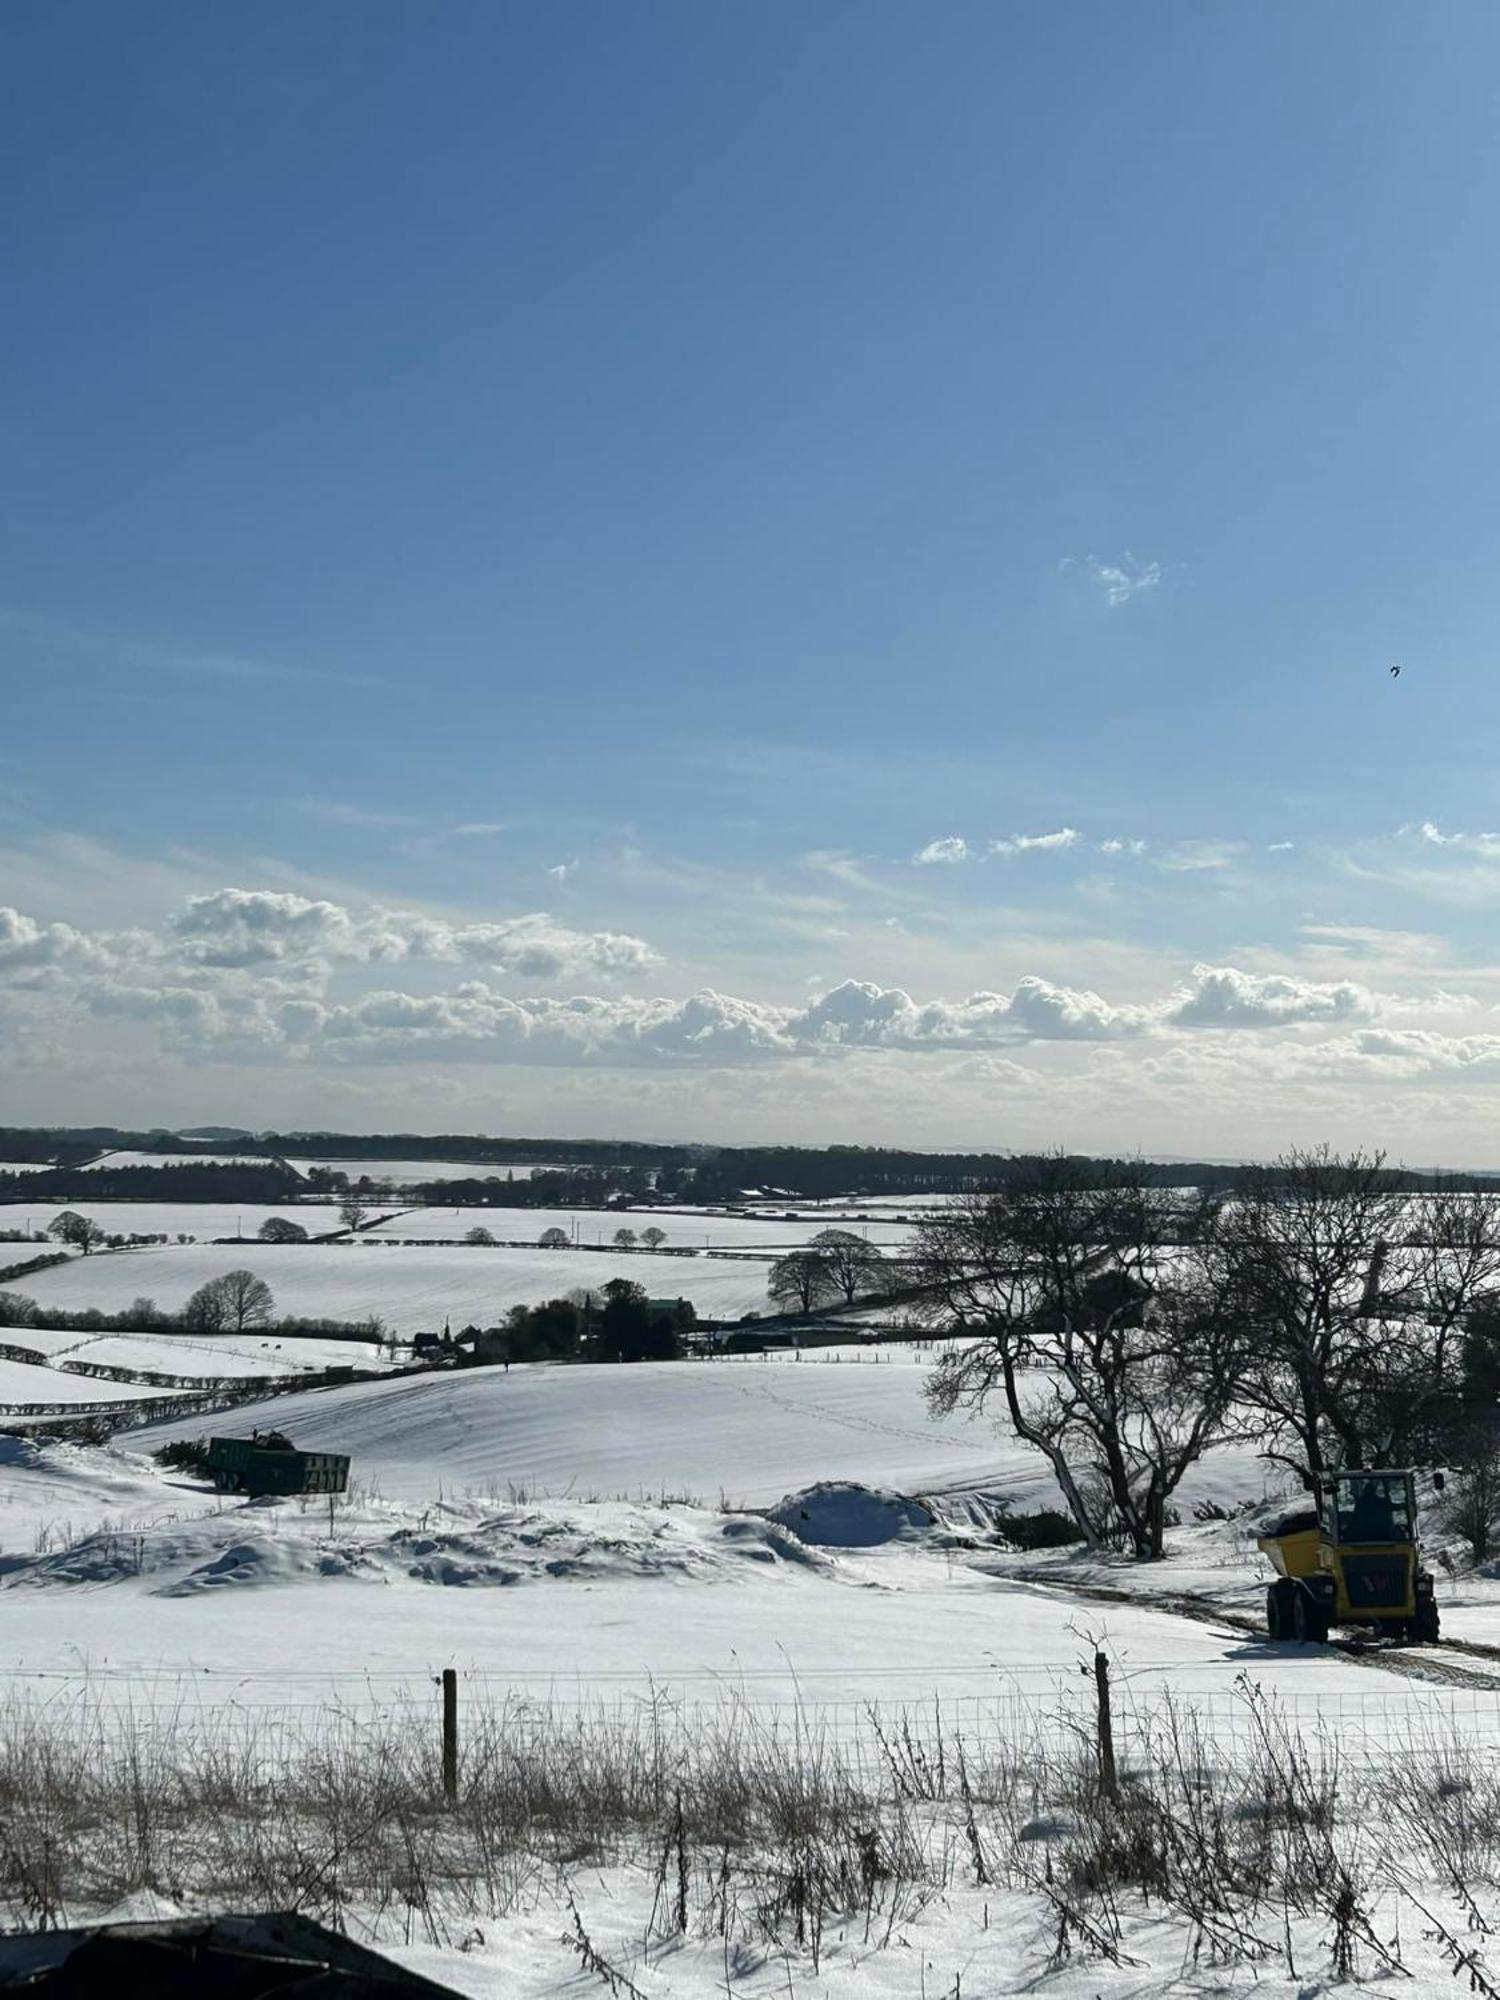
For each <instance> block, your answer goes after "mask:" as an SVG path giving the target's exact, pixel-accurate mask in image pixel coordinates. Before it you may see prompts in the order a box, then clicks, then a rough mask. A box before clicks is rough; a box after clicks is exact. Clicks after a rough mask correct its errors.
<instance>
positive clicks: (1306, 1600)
mask: <svg viewBox="0 0 1500 2000" xmlns="http://www.w3.org/2000/svg"><path fill="white" fill-rule="evenodd" d="M1292 1637H1293V1638H1294V1639H1295V1640H1296V1641H1297V1642H1298V1644H1299V1645H1303V1646H1322V1645H1325V1644H1326V1643H1327V1640H1328V1613H1327V1612H1326V1611H1325V1610H1324V1609H1323V1607H1322V1606H1321V1605H1320V1604H1316V1603H1314V1601H1313V1596H1312V1592H1311V1591H1308V1590H1299V1591H1298V1592H1297V1595H1296V1596H1295V1597H1294V1598H1293V1600H1292Z"/></svg>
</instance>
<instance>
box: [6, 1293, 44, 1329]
mask: <svg viewBox="0 0 1500 2000" xmlns="http://www.w3.org/2000/svg"><path fill="white" fill-rule="evenodd" d="M35 1321H36V1300H35V1299H29V1298H27V1296H26V1294H25V1293H24V1292H0V1326H31V1325H33V1324H34V1323H35Z"/></svg>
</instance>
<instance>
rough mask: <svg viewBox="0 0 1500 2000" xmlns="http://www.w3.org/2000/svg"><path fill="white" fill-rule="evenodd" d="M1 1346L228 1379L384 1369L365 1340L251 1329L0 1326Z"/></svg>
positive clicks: (379, 1354) (65, 1360)
mask: <svg viewBox="0 0 1500 2000" xmlns="http://www.w3.org/2000/svg"><path fill="white" fill-rule="evenodd" d="M0 1346H4V1347H16V1348H25V1349H27V1350H28V1351H29V1352H31V1353H34V1354H40V1355H44V1356H45V1357H46V1359H47V1361H48V1363H49V1364H50V1365H51V1367H52V1368H54V1369H67V1368H68V1367H70V1366H72V1365H73V1364H75V1363H77V1364H84V1365H90V1366H93V1365H97V1366H104V1367H110V1368H138V1369H141V1370H143V1371H148V1372H150V1373H153V1374H161V1375H190V1376H198V1377H202V1378H203V1379H204V1380H213V1381H225V1382H232V1381H234V1380H235V1379H236V1378H238V1377H240V1376H244V1375H300V1374H303V1373H306V1372H308V1371H316V1370H320V1369H324V1368H339V1367H346V1366H347V1367H352V1368H382V1369H383V1368H387V1367H389V1366H390V1365H391V1364H390V1359H389V1355H388V1353H387V1351H386V1350H385V1349H384V1348H381V1347H379V1346H378V1345H377V1344H376V1343H375V1342H374V1341H368V1340H318V1339H316V1338H313V1337H311V1336H307V1335H303V1336H298V1335H288V1336H286V1337H285V1338H283V1337H281V1336H279V1335H275V1334H268V1335H264V1336H262V1335H260V1334H256V1333H240V1334H217V1335H214V1336H213V1337H211V1338H210V1337H209V1336H207V1335H201V1334H188V1333H76V1332H72V1331H70V1330H68V1329H65V1328H62V1327H42V1326H18V1327H0Z"/></svg>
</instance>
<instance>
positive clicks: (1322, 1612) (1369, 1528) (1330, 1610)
mask: <svg viewBox="0 0 1500 2000" xmlns="http://www.w3.org/2000/svg"><path fill="white" fill-rule="evenodd" d="M1433 1483H1434V1484H1435V1485H1436V1486H1439V1487H1441V1485H1442V1483H1443V1475H1442V1474H1441V1473H1436V1474H1434V1480H1433ZM1416 1498H1417V1496H1416V1475H1415V1474H1414V1473H1412V1472H1409V1471H1402V1472H1396V1471H1392V1470H1390V1469H1389V1468H1383V1469H1381V1470H1379V1471H1372V1472H1334V1473H1329V1474H1327V1475H1326V1476H1325V1477H1324V1478H1323V1479H1321V1480H1319V1481H1318V1483H1317V1485H1316V1487H1315V1489H1314V1494H1313V1500H1312V1502H1311V1504H1308V1503H1304V1504H1302V1505H1300V1506H1297V1507H1293V1508H1288V1509H1287V1510H1286V1511H1285V1512H1284V1513H1283V1514H1282V1515H1281V1516H1280V1517H1279V1518H1278V1519H1277V1520H1274V1521H1272V1522H1268V1523H1267V1527H1266V1532H1265V1533H1264V1534H1261V1535H1259V1536H1257V1537H1256V1544H1255V1545H1256V1547H1257V1548H1258V1549H1259V1550H1260V1551H1261V1553H1262V1554H1263V1555H1266V1556H1269V1557H1270V1559H1271V1567H1272V1568H1273V1569H1274V1570H1275V1571H1276V1581H1275V1582H1274V1583H1273V1584H1272V1585H1271V1587H1270V1588H1269V1589H1268V1590H1267V1592H1266V1630H1267V1632H1268V1633H1269V1634H1270V1636H1271V1637H1272V1638H1273V1639H1299V1640H1303V1641H1305V1642H1310V1643H1312V1644H1315V1645H1321V1644H1322V1643H1323V1642H1324V1641H1325V1640H1326V1639H1327V1637H1328V1633H1329V1628H1330V1627H1331V1626H1334V1625H1362V1626H1366V1627H1369V1628H1371V1629H1373V1630H1374V1631H1376V1632H1378V1633H1380V1634H1383V1635H1384V1636H1385V1637H1387V1638H1391V1639H1395V1640H1397V1641H1398V1642H1399V1643H1401V1644H1404V1645H1412V1644H1418V1643H1421V1644H1432V1643H1433V1642H1435V1641H1436V1639H1437V1636H1438V1607H1437V1597H1436V1594H1435V1592H1434V1590H1433V1583H1432V1573H1431V1571H1430V1570H1428V1569H1426V1568H1424V1567H1423V1564H1422V1552H1421V1549H1420V1548H1419V1546H1418V1544H1417V1538H1416V1537H1417V1526H1416V1524H1417V1506H1416Z"/></svg>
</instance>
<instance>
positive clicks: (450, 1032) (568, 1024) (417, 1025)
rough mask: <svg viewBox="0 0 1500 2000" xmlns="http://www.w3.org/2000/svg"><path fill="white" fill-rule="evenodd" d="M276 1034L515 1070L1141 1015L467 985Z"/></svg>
mask: <svg viewBox="0 0 1500 2000" xmlns="http://www.w3.org/2000/svg"><path fill="white" fill-rule="evenodd" d="M284 1018H285V1020H286V1022H287V1025H288V1032H289V1034H291V1033H293V1032H294V1031H295V1036H296V1037H300V1038H302V1039H311V1040H314V1041H316V1042H318V1043H319V1044H321V1045H322V1046H323V1047H324V1048H326V1049H328V1050H329V1051H330V1052H332V1053H333V1054H335V1055H338V1056H341V1057H344V1058H348V1059H353V1058H356V1057H357V1058H361V1059H377V1060H378V1059H390V1058H392V1057H394V1056H398V1055H407V1056H411V1055H421V1056H423V1057H427V1058H434V1057H439V1056H447V1057H456V1058H469V1059H484V1060H491V1061H520V1062H573V1061H585V1062H587V1061H597V1062H601V1063H604V1062H612V1063H623V1064H627V1065H630V1064H636V1063H697V1064H702V1065H705V1066H708V1065H736V1064H741V1063H746V1062H753V1061H757V1060H763V1059H767V1058H776V1057H781V1058H787V1057H794V1056H816V1055H819V1054H824V1055H828V1054H835V1053H838V1052H841V1051H849V1050H855V1049H865V1050H871V1049H884V1050H893V1051H894V1050H906V1051H911V1052H919V1051H923V1050H934V1051H936V1050H955V1049H975V1050H977V1049H984V1048H987V1047H995V1046H1006V1045H1015V1044H1019V1043H1023V1042H1027V1041H1041V1040H1046V1041H1054V1040H1057V1041H1076V1040H1108V1039H1114V1038H1117V1037H1125V1036H1133V1035H1139V1034H1142V1033H1144V1032H1146V1031H1147V1030H1148V1028H1149V1026H1150V1014H1149V1011H1148V1010H1147V1009H1144V1008H1131V1007H1124V1008H1117V1007H1111V1006H1109V1005H1108V1004H1107V1003H1106V1002H1105V1001H1103V1000H1102V999H1100V997H1099V995H1098V994H1096V993H1078V992H1073V991H1071V990H1070V989H1068V988H1066V987H1059V986H1053V985H1051V984H1050V983H1049V982H1048V981H1046V980H1043V979H1035V978H1028V979H1023V980H1021V981H1020V982H1019V984H1018V985H1017V987H1016V989H1015V992H1014V993H1013V994H1011V995H1009V996H1007V995H1004V994H999V993H974V994H971V995H969V996H968V998H966V999H962V1000H934V1001H917V1000H914V999H913V998H912V997H911V995H910V994H909V993H906V992H905V991H903V990H902V989H901V988H900V987H895V986H892V987H882V986H878V985H875V984H873V983H870V982H867V981H864V980H853V979H851V980H845V981H844V982H843V983H842V984H841V985H838V986H835V987H833V988H832V989H831V990H830V991H829V992H827V993H824V994H822V995H820V996H818V997H817V998H815V999H814V1000H812V1001H811V1002H809V1004H808V1005H807V1006H805V1007H783V1006H776V1005H773V1004H770V1003H767V1002H760V1001H751V1000H744V999H739V998H736V997H735V996H733V995H730V994H724V993H718V992H716V991H714V990H713V989H712V988H704V989H703V990H702V991H700V992H698V993H693V994H690V995H689V996H688V997H687V998H686V999H683V1000H669V999H635V998H629V997H625V996H612V997H609V998H601V997H598V996H588V997H574V998H571V999H567V1000H554V999H524V1000H518V999H515V998H514V997H512V996H509V995H505V994H502V993H499V992H497V991H495V990H494V989H493V988H491V987H489V986H487V985H485V984H484V983H482V982H478V981H475V982H470V983H468V984H466V985H463V986H460V987H458V988H457V989H455V991H453V992H452V993H447V994H436V995H429V996H416V995H412V994H408V993H399V992H380V993H371V994H366V995H365V996H364V997H363V998H362V999H360V1000H358V1001H356V1002H354V1003H352V1004H350V1005H348V1006H345V1007H337V1008H329V1009H325V1010H323V1011H322V1012H321V1013H318V1012H316V1011H310V1010H309V1009H307V1008H306V1007H305V1006H301V1007H299V1009H298V1011H297V1013H296V1015H295V1016H293V1015H292V1014H290V1013H284Z"/></svg>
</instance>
